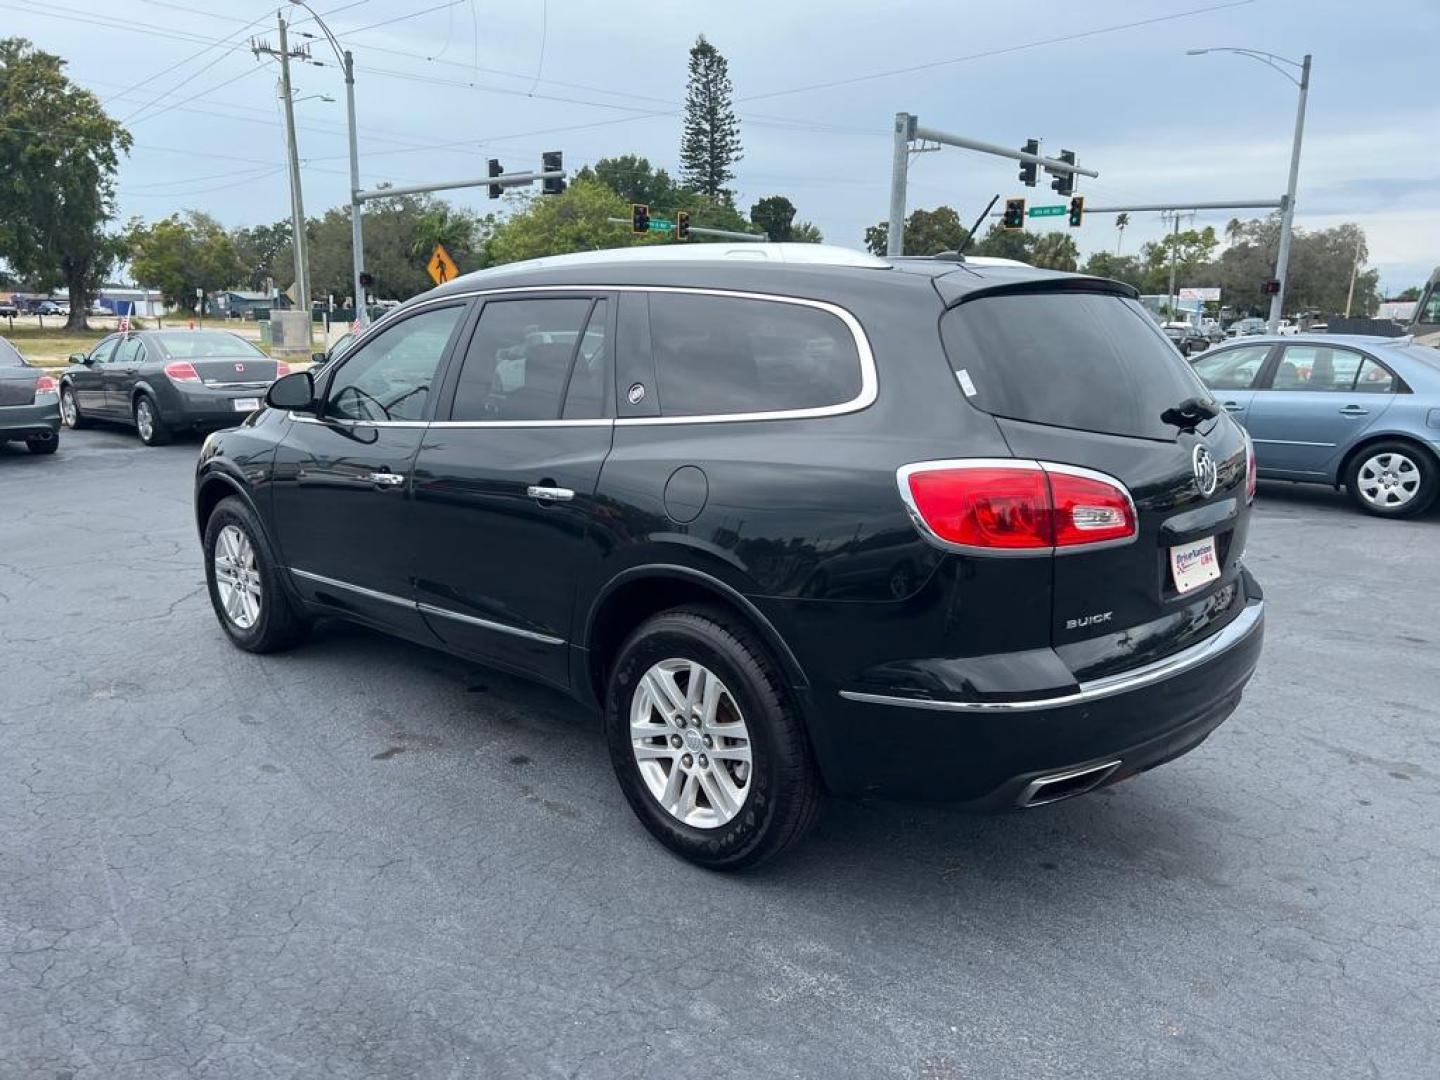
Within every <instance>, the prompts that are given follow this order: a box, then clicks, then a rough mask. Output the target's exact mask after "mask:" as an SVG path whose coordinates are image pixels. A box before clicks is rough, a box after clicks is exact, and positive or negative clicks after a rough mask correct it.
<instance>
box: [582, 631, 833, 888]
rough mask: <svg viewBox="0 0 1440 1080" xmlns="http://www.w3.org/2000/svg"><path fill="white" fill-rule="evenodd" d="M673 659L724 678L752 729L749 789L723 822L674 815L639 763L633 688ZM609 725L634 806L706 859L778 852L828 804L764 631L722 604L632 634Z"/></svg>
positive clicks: (736, 860)
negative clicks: (699, 823) (695, 822)
mask: <svg viewBox="0 0 1440 1080" xmlns="http://www.w3.org/2000/svg"><path fill="white" fill-rule="evenodd" d="M667 659H681V660H694V661H697V662H699V663H700V664H703V665H704V666H705V667H706V668H708V669H709V670H710V671H711V672H713V673H714V674H715V675H716V676H718V677H719V679H720V680H721V682H722V683H724V685H725V687H726V689H728V690H729V692H730V696H731V697H732V698H733V699H734V701H735V704H736V705H737V706H738V708H739V710H740V713H741V715H742V716H743V718H744V721H745V725H746V727H747V728H748V730H749V741H750V748H751V756H752V763H751V766H750V769H751V771H750V774H749V777H748V789H747V795H746V797H745V800H744V802H743V803H742V805H741V806H740V808H739V811H738V812H737V813H736V814H735V816H734V817H733V818H732V819H731V820H729V821H728V822H727V823H725V824H723V825H718V826H716V827H713V828H698V827H695V826H692V825H688V824H686V823H685V822H683V821H681V820H680V819H679V818H677V817H675V816H672V815H671V813H670V812H669V811H667V810H666V809H665V808H664V807H662V806H661V805H660V803H659V801H658V799H657V797H656V796H655V795H652V794H651V792H650V789H649V787H648V786H647V785H646V782H645V779H644V777H643V776H642V775H641V772H640V766H639V765H638V763H637V762H636V759H635V753H634V750H633V748H632V745H631V739H630V709H631V705H632V702H633V699H634V695H635V693H636V691H637V689H638V687H639V683H640V681H641V679H642V678H643V677H644V675H645V673H646V672H648V671H649V670H650V668H651V667H652V666H653V665H654V664H656V663H659V662H660V661H662V660H667ZM605 731H606V742H607V743H608V745H609V748H610V760H611V762H612V764H613V765H614V767H615V774H616V776H617V777H618V778H619V781H620V788H621V790H622V791H623V792H624V793H625V798H626V799H627V800H628V801H629V803H630V806H631V809H633V810H634V811H635V814H636V815H637V816H638V817H639V818H640V820H641V822H642V823H643V824H644V825H645V827H646V828H647V829H649V830H650V832H651V834H652V835H653V836H654V837H655V838H656V839H657V840H659V841H660V842H661V843H662V844H664V845H665V846H666V847H668V848H669V849H670V850H671V851H674V852H676V853H677V854H679V855H682V856H684V857H685V858H686V859H689V860H690V861H692V862H695V863H698V864H699V865H701V866H705V867H708V868H710V869H714V870H739V869H743V868H745V867H749V866H754V865H757V864H758V863H761V862H763V861H765V860H766V859H770V858H773V857H774V856H776V855H778V854H780V853H781V852H782V851H784V850H785V849H786V848H788V847H790V846H791V845H792V844H794V843H795V842H796V841H798V840H800V839H801V838H802V837H803V836H804V835H805V834H806V833H807V832H809V830H810V828H811V827H812V826H813V825H814V824H815V822H816V821H817V820H818V819H819V816H820V812H821V810H822V809H823V807H824V801H825V793H824V789H823V787H822V785H821V782H820V776H819V773H818V771H817V769H816V767H815V764H814V761H813V760H812V757H811V753H810V745H809V740H808V739H807V738H806V735H805V728H804V724H803V722H802V720H801V718H800V715H799V713H798V711H797V710H796V708H795V705H794V704H793V702H792V701H791V698H790V695H789V693H788V692H787V690H786V687H785V681H784V679H783V677H782V676H781V674H780V670H779V667H778V665H776V663H775V662H774V661H773V660H772V658H771V656H770V654H769V651H768V650H767V649H766V648H765V646H764V645H763V643H762V642H761V641H760V640H759V638H758V637H757V636H756V635H755V634H754V633H753V632H752V631H751V630H750V629H749V628H748V627H747V626H745V625H744V624H743V623H742V622H741V621H740V620H739V619H737V618H734V617H732V616H731V615H730V614H729V613H728V612H725V611H723V610H720V609H712V608H707V607H695V608H677V609H674V610H672V611H666V612H662V613H660V614H659V615H656V616H654V617H652V618H650V619H649V620H647V621H646V622H645V623H643V624H642V625H641V626H640V627H638V628H637V629H636V630H635V631H634V632H633V633H632V634H631V635H630V636H629V638H627V639H626V641H625V644H624V645H623V646H621V648H620V652H619V655H618V656H617V657H616V660H615V663H614V666H613V667H612V669H611V672H610V677H609V680H608V683H607V685H606V691H605ZM672 767H673V766H672Z"/></svg>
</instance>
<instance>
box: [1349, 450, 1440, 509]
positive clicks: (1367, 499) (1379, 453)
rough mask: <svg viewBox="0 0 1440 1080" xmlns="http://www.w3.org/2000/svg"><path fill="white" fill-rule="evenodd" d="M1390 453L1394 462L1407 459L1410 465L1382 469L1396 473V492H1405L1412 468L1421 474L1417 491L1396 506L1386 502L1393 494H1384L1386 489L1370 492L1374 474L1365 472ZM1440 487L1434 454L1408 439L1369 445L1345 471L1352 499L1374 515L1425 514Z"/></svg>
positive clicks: (1416, 487) (1439, 471)
mask: <svg viewBox="0 0 1440 1080" xmlns="http://www.w3.org/2000/svg"><path fill="white" fill-rule="evenodd" d="M1387 456H1390V457H1391V459H1392V461H1391V463H1392V464H1393V463H1397V462H1400V461H1401V460H1402V459H1403V461H1404V462H1405V463H1406V465H1407V466H1408V467H1404V466H1402V467H1401V468H1400V469H1398V470H1393V469H1386V470H1382V475H1383V473H1384V472H1391V473H1393V474H1394V475H1395V477H1396V481H1397V483H1398V484H1399V485H1400V486H1398V487H1396V488H1392V489H1391V490H1392V491H1399V492H1400V493H1402V494H1403V492H1404V490H1405V488H1404V480H1405V477H1406V476H1407V475H1408V474H1409V473H1410V471H1411V469H1413V470H1414V471H1415V472H1418V473H1419V474H1420V477H1419V483H1418V484H1417V485H1416V486H1415V489H1414V494H1413V495H1411V496H1410V497H1409V498H1408V499H1406V500H1405V501H1404V502H1402V503H1399V504H1398V505H1393V506H1392V505H1386V504H1385V499H1386V498H1388V497H1390V496H1387V495H1385V494H1384V489H1383V488H1382V489H1380V490H1379V491H1376V492H1374V493H1373V494H1369V493H1367V491H1366V490H1365V489H1366V487H1368V486H1370V485H1368V484H1367V483H1366V481H1367V480H1372V481H1373V479H1374V477H1373V476H1365V477H1362V475H1361V473H1362V471H1365V470H1367V467H1371V468H1373V466H1372V463H1375V462H1376V460H1377V459H1380V462H1382V463H1383V462H1384V459H1385V458H1386V457H1387ZM1437 489H1440V468H1437V466H1436V463H1435V459H1434V457H1432V456H1431V454H1430V452H1429V451H1427V450H1424V449H1422V448H1421V447H1419V446H1417V445H1416V444H1415V443H1412V442H1406V441H1405V440H1404V439H1391V440H1388V441H1386V442H1378V443H1374V444H1372V445H1370V446H1367V447H1365V448H1364V449H1363V450H1361V451H1360V452H1359V453H1357V454H1356V455H1355V457H1354V458H1353V459H1352V460H1351V462H1350V465H1349V467H1348V468H1347V469H1346V470H1345V490H1346V491H1348V492H1349V493H1350V498H1351V499H1352V500H1353V501H1354V503H1355V505H1356V506H1358V507H1359V508H1360V509H1361V510H1363V511H1365V513H1367V514H1374V515H1375V516H1376V517H1385V518H1406V517H1413V516H1414V515H1416V514H1423V513H1424V512H1425V511H1426V510H1428V509H1429V508H1430V506H1431V504H1432V503H1434V502H1435V495H1436V491H1437ZM1372 490H1373V489H1372Z"/></svg>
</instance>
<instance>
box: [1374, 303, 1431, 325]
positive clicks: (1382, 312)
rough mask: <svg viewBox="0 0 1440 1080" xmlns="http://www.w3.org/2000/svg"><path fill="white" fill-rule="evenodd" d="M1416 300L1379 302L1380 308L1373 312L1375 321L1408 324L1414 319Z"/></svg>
mask: <svg viewBox="0 0 1440 1080" xmlns="http://www.w3.org/2000/svg"><path fill="white" fill-rule="evenodd" d="M1419 302H1420V301H1418V300H1381V301H1380V307H1379V309H1378V310H1377V311H1376V312H1375V318H1377V319H1393V320H1394V321H1395V322H1398V323H1409V322H1410V320H1411V319H1413V318H1415V305H1416V304H1418V303H1419Z"/></svg>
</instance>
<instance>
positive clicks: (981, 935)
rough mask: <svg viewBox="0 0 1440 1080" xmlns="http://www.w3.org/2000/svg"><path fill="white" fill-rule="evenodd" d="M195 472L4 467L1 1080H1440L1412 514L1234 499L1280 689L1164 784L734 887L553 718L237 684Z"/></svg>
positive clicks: (95, 453) (516, 691) (1434, 632)
mask: <svg viewBox="0 0 1440 1080" xmlns="http://www.w3.org/2000/svg"><path fill="white" fill-rule="evenodd" d="M198 450H199V441H198V439H194V438H191V439H188V440H181V441H178V442H177V443H176V444H175V445H173V446H170V447H167V448H164V449H146V448H144V447H142V446H141V445H140V443H139V442H138V440H136V439H135V437H134V435H133V433H130V432H126V431H123V430H121V429H114V430H107V431H86V432H67V433H65V435H64V441H63V444H62V447H61V450H60V452H59V454H58V455H57V456H55V457H53V458H36V457H32V456H30V455H28V454H27V453H26V452H25V451H24V450H23V448H18V447H15V446H13V445H12V446H8V447H0V954H3V958H4V962H3V964H0V1077H4V1078H7V1080H8V1078H10V1077H16V1078H20V1077H23V1078H27V1080H29V1078H55V1080H59V1078H62V1077H64V1078H70V1080H88V1078H91V1077H94V1078H105V1080H122V1078H144V1080H155V1078H167V1077H207V1078H209V1077H297V1078H300V1077H305V1078H308V1077H322V1076H343V1077H366V1078H370V1077H386V1078H389V1077H395V1078H406V1080H417V1078H432V1077H486V1078H496V1077H504V1078H509V1077H517V1078H518V1077H551V1076H553V1077H688V1076H704V1077H709V1078H724V1077H746V1078H753V1077H772V1076H774V1077H840V1076H844V1077H851V1076H854V1077H865V1078H874V1077H923V1078H925V1080H960V1078H966V1080H972V1078H974V1080H980V1078H984V1080H990V1078H1004V1077H1026V1078H1036V1080H1038V1078H1048V1077H1064V1078H1068V1080H1075V1078H1082V1077H1106V1078H1113V1077H1167V1078H1173V1077H1197V1078H1199V1077H1204V1078H1207V1080H1213V1078H1216V1077H1273V1078H1289V1077H1294V1078H1301V1080H1314V1078H1316V1077H1347V1078H1350V1077H1387V1078H1388V1077H1404V1078H1411V1077H1414V1078H1421V1077H1434V1076H1435V1075H1437V1062H1440V830H1437V829H1436V823H1437V820H1440V662H1437V661H1436V655H1437V642H1440V626H1437V625H1436V609H1435V598H1436V597H1437V596H1440V559H1437V558H1436V552H1437V551H1440V512H1432V513H1430V514H1429V515H1427V516H1426V517H1424V518H1422V519H1420V520H1417V521H1410V522H1386V521H1376V520H1373V519H1370V518H1366V517H1363V516H1362V515H1360V514H1359V513H1357V512H1355V511H1354V510H1352V509H1351V508H1350V506H1349V504H1348V502H1347V501H1346V500H1345V499H1344V498H1343V496H1340V495H1338V494H1336V493H1333V492H1330V491H1328V490H1325V489H1320V488H1309V489H1302V488H1296V487H1292V486H1289V485H1262V489H1261V500H1260V503H1259V507H1258V510H1257V520H1256V522H1255V524H1254V526H1253V529H1252V537H1251V542H1250V553H1249V555H1248V561H1249V564H1250V565H1251V567H1252V568H1253V570H1254V571H1255V573H1256V575H1257V576H1258V577H1259V579H1260V581H1261V583H1262V584H1263V585H1264V587H1265V589H1266V592H1267V598H1268V600H1269V602H1270V608H1269V636H1268V642H1267V646H1266V655H1265V656H1264V658H1263V660H1262V662H1261V668H1260V671H1259V673H1258V674H1257V676H1256V678H1255V680H1254V682H1253V683H1252V684H1251V687H1250V690H1249V692H1248V694H1247V696H1246V699H1245V702H1244V704H1243V705H1242V706H1241V708H1240V710H1239V712H1237V713H1236V715H1235V716H1234V717H1233V718H1232V719H1231V720H1230V721H1229V722H1228V723H1227V724H1226V725H1224V726H1223V727H1222V728H1221V729H1220V730H1219V731H1218V732H1217V733H1216V734H1215V735H1214V736H1213V737H1212V738H1211V739H1210V740H1209V742H1207V743H1206V744H1205V745H1204V746H1202V747H1201V748H1200V749H1199V750H1197V751H1196V752H1194V753H1193V754H1191V755H1189V756H1188V757H1185V758H1183V759H1181V760H1179V761H1177V762H1175V763H1173V764H1171V765H1168V766H1166V767H1164V768H1162V769H1159V770H1156V771H1155V772H1152V773H1149V774H1147V775H1144V776H1142V777H1140V778H1138V779H1136V780H1133V781H1130V782H1128V783H1125V784H1121V785H1119V786H1117V787H1115V788H1112V789H1108V790H1106V791H1105V792H1103V793H1100V794H1097V795H1095V796H1091V797H1087V798H1083V799H1078V800H1073V801H1070V802H1066V803H1062V804H1059V805H1056V806H1053V807H1048V808H1044V809H1041V810H1037V811H1032V812H1028V813H1025V814H1016V815H1009V816H1004V817H997V818H973V817H966V816H964V815H961V814H959V813H956V812H953V811H951V810H948V809H945V808H943V807H942V808H937V807H914V806H895V805H887V804H879V803H876V804H842V805H836V806H832V807H831V809H830V812H829V814H828V815H827V817H826V818H825V820H824V822H823V823H822V825H821V827H820V829H819V831H818V832H817V833H816V835H815V836H813V837H812V838H811V840H810V841H809V842H808V844H806V845H805V846H804V847H802V848H801V849H800V850H798V851H797V852H796V853H795V854H794V855H793V856H792V857H790V858H788V859H786V860H784V861H781V862H779V863H776V864H772V865H769V866H767V867H765V868H763V869H762V870H761V871H759V872H756V873H751V874H747V875H742V876H717V875H714V874H711V873H707V872H705V871H703V870H699V869H697V868H695V867H693V866H690V865H688V864H686V863H683V862H681V861H679V860H678V859H676V858H673V857H671V856H669V855H668V854H666V853H665V852H664V851H663V850H662V849H661V848H659V847H658V846H657V845H655V844H654V843H653V842H651V841H650V839H649V838H648V836H647V834H645V833H644V831H643V830H642V828H641V826H640V825H639V823H638V822H637V821H636V820H635V819H634V818H633V817H632V815H631V813H630V811H629V809H628V807H627V806H626V805H625V803H624V801H623V799H622V797H621V795H620V793H619V790H618V788H617V787H616V785H615V783H614V780H613V777H612V775H611V772H610V766H609V763H608V760H607V758H606V754H605V750H604V747H603V745H602V742H601V738H600V735H599V730H598V726H597V725H596V724H594V723H593V722H592V721H591V720H590V718H589V717H587V716H586V715H585V714H583V713H582V712H580V711H579V710H577V709H576V708H575V707H574V706H572V705H570V704H568V703H567V702H566V701H565V700H564V699H562V698H561V697H559V696H558V695H555V694H552V693H550V692H548V691H545V690H541V689H536V688H533V687H530V686H527V685H525V684H522V683H520V682H518V681H516V680H512V679H510V678H508V677H506V676H503V675H500V674H497V673H494V672H491V671H487V670H485V669H483V668H479V667H476V666H474V665H471V664H467V663H464V662H460V661H457V660H453V659H450V658H447V657H445V656H443V655H441V654H439V653H434V652H428V651H426V650H424V649H421V648H418V647H413V646H410V645H406V644H402V643H398V642H395V641H391V640H388V639H384V638H381V637H379V636H378V635H374V634H371V633H369V632H367V631H362V630H359V629H354V628H349V627H345V626H341V625H333V626H324V627H322V628H320V629H319V631H318V632H317V633H316V635H315V636H314V637H313V638H312V639H311V641H310V642H309V643H308V644H307V645H306V646H304V647H302V648H301V649H300V650H298V651H296V652H293V653H290V654H286V655H283V656H276V657H268V658H259V657H253V656H249V655H246V654H244V653H241V652H239V651H238V650H236V649H234V648H232V647H231V646H230V645H229V644H228V643H227V642H226V640H225V638H224V636H223V634H222V633H221V631H220V629H219V628H218V626H217V625H216V623H215V620H214V616H213V615H212V613H211V611H210V607H209V602H208V599H207V597H206V595H205V590H204V574H203V570H202V567H201V561H200V550H199V545H198V542H197V540H196V536H195V529H194V525H193V519H192V516H191V509H190V480H191V472H192V468H193V463H194V460H195V457H196V455H197V453H198Z"/></svg>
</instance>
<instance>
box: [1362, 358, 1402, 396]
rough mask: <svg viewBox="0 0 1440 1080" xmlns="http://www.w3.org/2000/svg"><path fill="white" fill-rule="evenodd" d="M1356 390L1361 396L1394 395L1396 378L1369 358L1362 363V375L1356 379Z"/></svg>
mask: <svg viewBox="0 0 1440 1080" xmlns="http://www.w3.org/2000/svg"><path fill="white" fill-rule="evenodd" d="M1355 390H1356V392H1357V393H1361V394H1393V393H1394V392H1395V376H1394V375H1392V374H1390V372H1389V370H1387V369H1386V368H1385V367H1384V366H1382V365H1380V364H1377V363H1376V362H1375V361H1374V360H1371V359H1370V358H1369V357H1368V356H1367V357H1365V359H1364V360H1362V361H1361V363H1360V374H1359V376H1358V377H1357V378H1356V379H1355Z"/></svg>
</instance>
